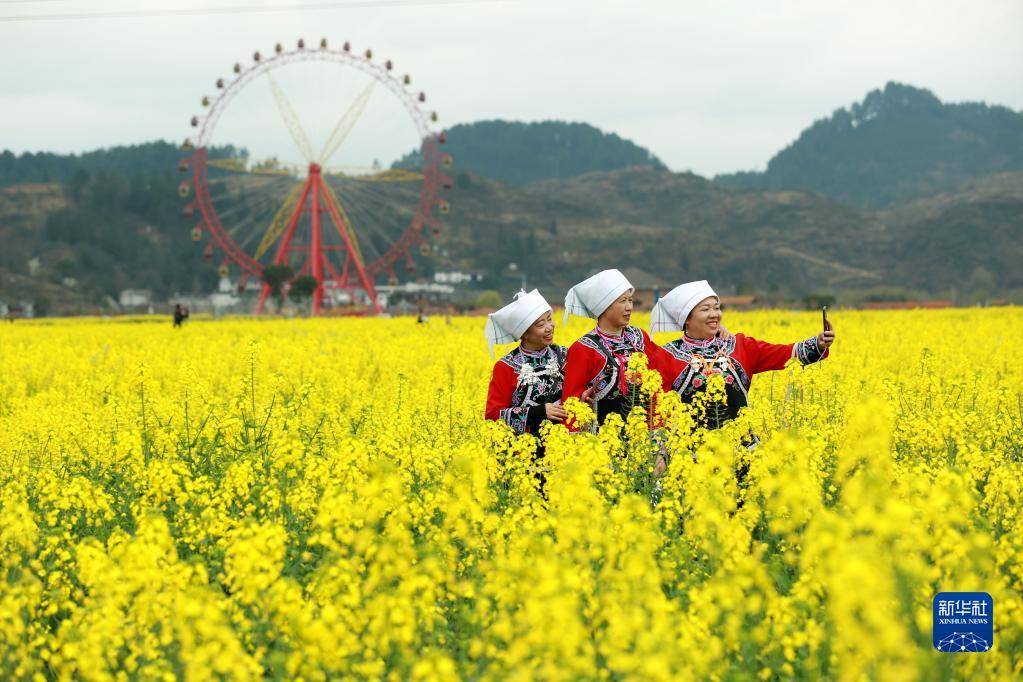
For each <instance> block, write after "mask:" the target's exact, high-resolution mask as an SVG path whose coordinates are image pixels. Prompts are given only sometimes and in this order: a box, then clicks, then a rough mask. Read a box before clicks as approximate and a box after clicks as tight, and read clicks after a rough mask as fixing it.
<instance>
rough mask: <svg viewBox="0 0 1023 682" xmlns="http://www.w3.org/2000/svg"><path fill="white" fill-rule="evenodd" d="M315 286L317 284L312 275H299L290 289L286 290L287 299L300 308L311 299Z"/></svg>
mask: <svg viewBox="0 0 1023 682" xmlns="http://www.w3.org/2000/svg"><path fill="white" fill-rule="evenodd" d="M317 286H319V283H318V282H317V281H316V278H315V277H313V276H312V275H300V276H299V277H296V278H295V281H294V282H292V283H291V287H290V288H289V289H288V298H290V299H291V300H293V301H294V302H295V303H296V304H298V305H300V306H301V305H303V304H304V303H305V301H307V300H309V299H311V298H312V297H313V293H314V292H315V291H316V287H317Z"/></svg>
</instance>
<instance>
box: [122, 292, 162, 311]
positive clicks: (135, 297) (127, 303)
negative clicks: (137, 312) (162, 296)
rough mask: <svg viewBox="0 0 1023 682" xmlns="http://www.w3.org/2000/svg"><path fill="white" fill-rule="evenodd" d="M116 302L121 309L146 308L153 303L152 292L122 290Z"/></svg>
mask: <svg viewBox="0 0 1023 682" xmlns="http://www.w3.org/2000/svg"><path fill="white" fill-rule="evenodd" d="M117 302H118V303H120V304H121V307H123V308H135V307H138V306H148V305H149V304H150V303H152V302H153V292H152V291H150V290H149V289H124V290H123V291H121V295H120V296H119V297H118V301H117Z"/></svg>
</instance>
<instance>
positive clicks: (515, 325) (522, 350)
mask: <svg viewBox="0 0 1023 682" xmlns="http://www.w3.org/2000/svg"><path fill="white" fill-rule="evenodd" d="M485 333H486V337H487V343H488V345H489V346H490V354H491V355H493V353H494V345H495V344H500V343H512V342H515V341H518V342H519V345H518V346H516V347H515V348H513V349H512V350H511V351H509V352H508V353H507V354H506V355H504V356H503V357H502V358H501V359H500V360H498V361H497V363H496V364H495V365H494V373H493V375H492V376H491V378H490V389H489V390H488V391H487V408H486V418H487V419H491V420H494V421H502V422H504V423H505V424H507V425H508V426H510V427H512V429H513V430H514V431H515V433H519V434H521V433H532V434H535V433H537V431H538V430H539V428H540V424H541V423H542V422H543V421H544V420H545V419H547V420H550V421H553V422H560V421H562V420H563V419H564V418H565V417H566V416H567V415H566V413H565V409H564V408H563V407H562V406H561V385H562V381H563V379H564V367H565V349H564V348H563V347H561V346H558V345H556V344H554V319H553V317H552V316H551V307H550V305H549V304H548V303H547V301H546V300H545V299H544V297H543V296H541V295H540V292H539V291H537V290H536V289H533V290H532V291H530V292H529V293H528V294H527V293H526V292H525V291H520V292H519V293H517V294H515V300H514V301H512V302H511V303H509V304H508V305H506V306H505V307H503V308H501V309H500V310H498V311H497V312H496V313H491V314H490V316H489V317H488V318H487V326H486V330H485Z"/></svg>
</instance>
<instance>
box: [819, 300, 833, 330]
mask: <svg viewBox="0 0 1023 682" xmlns="http://www.w3.org/2000/svg"><path fill="white" fill-rule="evenodd" d="M821 321H822V322H823V323H824V331H826V332H829V331H831V323H830V322H828V306H822V307H821Z"/></svg>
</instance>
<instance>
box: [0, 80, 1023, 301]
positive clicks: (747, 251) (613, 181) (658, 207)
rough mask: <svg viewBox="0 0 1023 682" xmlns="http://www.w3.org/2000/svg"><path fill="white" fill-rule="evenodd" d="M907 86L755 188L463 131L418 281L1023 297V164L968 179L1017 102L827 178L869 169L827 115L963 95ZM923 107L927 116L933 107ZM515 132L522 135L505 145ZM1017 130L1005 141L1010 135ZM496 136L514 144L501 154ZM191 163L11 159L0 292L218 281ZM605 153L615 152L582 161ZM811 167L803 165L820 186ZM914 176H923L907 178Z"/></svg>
mask: <svg viewBox="0 0 1023 682" xmlns="http://www.w3.org/2000/svg"><path fill="white" fill-rule="evenodd" d="M901 88H902V86H889V88H887V89H886V90H885V92H884V93H874V94H872V95H871V96H868V98H867V100H865V102H864V103H863V104H862V105H857V107H855V108H854V109H852V110H849V111H848V112H846V113H847V114H848V116H850V117H851V118H850V120H856V121H859V122H858V123H856V124H855V125H853V124H852V123H849V125H848V126H846V127H844V128H843V125H842V124H841V119H842V117H841V116H838V115H837V114H836V116H835V117H832V119H829V121H831V123H828V122H818V123H817V124H815V125H814V126H813V127H812V128H811V129H810V130H809V131H807V133H804V136H803V137H801V138H800V142H798V143H797V144H796V145H793V147H791V148H790V149H789V150H786V152H784V153H783V154H782V155H779V158H781V160H780V161H777V162H774V161H773V162H772V164H773V168H780V169H783V170H784V171H785V172H786V173H790V174H791V175H793V176H796V175H799V172H798V171H799V168H800V166H799V165H793V166H790V165H788V164H790V163H791V164H795V163H796V161H797V160H799V159H803V161H800V163H802V164H805V165H806V167H807V168H816V169H817V181H816V184H814V186H812V187H810V189H811V190H812V191H805V190H791V189H778V188H777V187H776V186H775V185H773V184H771V183H772V182H774V181H773V180H771V182H768V180H767V179H766V178H767V174H765V175H764V177H760V178H758V179H756V181H755V182H754V181H748V182H744V183H739V182H736V181H735V178H734V177H733V178H731V179H730V180H728V179H721V178H719V179H718V181H716V182H712V181H709V180H707V179H705V178H702V177H699V176H697V175H693V174H691V173H673V172H670V171H668V170H666V169H664V168H663V165H662V164H660V162H659V161H657V159H656V158H654V157H652V156H651V155H649V154H648V153H647V152H646V151H645V150H642V149H641V148H639V147H636V146H635V145H632V144H631V143H628V142H625V141H623V140H621V139H620V138H617V137H615V136H609V135H604V134H603V133H600V132H599V131H597V130H596V129H594V128H591V127H589V126H582V125H578V126H577V125H568V124H508V123H502V122H485V123H481V124H478V125H465V126H456V127H455V128H453V129H452V131H451V137H450V138H449V140H450V146H449V147H448V149H449V150H450V151H451V152H452V154H453V156H454V157H455V167H454V169H453V170H452V171H451V175H452V180H453V188H452V189H451V190H450V191H449V192H448V193H447V198H448V199H449V200H450V202H451V212H450V214H448V215H447V216H445V218H444V221H443V228H442V230H441V233H440V235H439V236H437V237H431V239H430V240H431V242H432V244H433V246H434V248H432V249H431V250H430V252H429V254H430V255H428V256H419V255H417V256H416V260H417V261H418V266H419V267H418V273H417V276H429V275H430V274H431V273H432V272H434V271H435V270H451V269H458V270H463V271H469V272H475V273H479V274H481V275H483V277H484V285H485V286H486V287H489V288H498V289H502V290H504V289H508V288H509V287H510V286H513V285H514V286H517V283H518V282H520V281H521V278H523V277H525V278H526V281H527V282H528V283H529V284H530V285H531V286H532V285H535V286H541V287H549V288H552V289H554V290H558V289H562V288H564V287H565V286H567V285H569V284H571V283H572V282H574V281H577V280H578V279H579V278H580V277H583V276H585V275H586V274H589V273H590V272H592V271H593V270H594V269H597V268H602V267H623V268H630V269H632V270H633V271H634V272H644V273H648V275H649V276H648V277H647V279H650V280H657V281H659V282H661V283H671V282H676V281H681V280H684V279H690V278H693V277H696V276H700V277H706V278H709V279H712V280H714V281H715V282H717V283H718V286H719V287H720V290H721V291H722V292H723V293H744V292H749V293H753V292H756V293H759V294H770V293H773V294H775V295H776V296H778V297H789V298H795V297H801V296H805V295H808V294H813V293H821V292H824V293H828V292H830V293H839V292H843V291H847V292H854V291H861V292H866V291H870V290H872V289H877V288H882V287H887V288H889V289H891V288H892V287H900V288H902V290H903V291H905V292H912V293H921V294H924V295H928V294H929V295H940V296H955V297H957V298H959V299H960V300H973V299H976V300H985V298H987V297H991V296H994V295H1006V294H1009V295H1010V296H1012V297H1018V296H1020V295H1023V269H1021V268H1020V267H1019V266H1018V264H1019V263H1020V262H1021V260H1023V172H1015V173H1013V172H1006V173H1001V174H997V175H978V176H977V177H973V176H971V175H970V174H971V173H974V172H975V173H977V174H980V173H982V172H983V171H984V170H985V169H988V168H990V167H992V166H1012V164H1013V163H1016V161H1015V160H1014V159H1017V157H1018V153H1019V149H1020V147H1019V145H1018V144H1017V143H1016V142H1014V141H1013V140H1015V138H1014V137H1013V135H1014V134H1015V133H1013V132H1012V131H1013V130H1014V128H1013V125H1014V124H1013V123H1012V121H1013V120H1014V118H1013V117H1015V116H1018V115H1017V114H1014V113H1013V112H1009V111H1008V110H1005V109H1001V108H998V107H984V106H983V105H955V106H954V107H953V113H954V116H959V117H960V118H962V120H963V121H965V120H973V121H978V120H981V119H982V118H983V117H984V116H986V117H988V118H991V119H993V120H999V121H1003V122H1005V121H1008V123H1005V124H1004V125H1003V126H1002V128H1001V129H1002V130H1003V136H1002V137H1001V138H998V137H997V136H992V134H991V126H988V127H984V126H979V127H977V126H975V128H976V130H975V132H974V133H973V136H972V137H970V138H969V139H970V140H972V142H968V143H967V142H962V144H963V145H964V146H963V147H962V148H960V147H959V146H958V145H959V144H960V141H957V138H956V136H955V135H951V134H950V138H949V139H948V140H945V142H944V143H943V144H944V145H945V146H944V147H942V149H944V152H943V154H945V155H946V156H944V157H942V158H941V159H940V160H939V159H938V157H937V156H935V157H933V158H931V159H930V160H929V161H928V160H926V159H924V160H922V161H921V160H919V159H918V160H916V161H909V160H904V159H903V160H901V161H900V160H899V159H900V158H901V157H899V156H898V155H895V156H894V157H891V156H890V155H889V156H885V155H884V153H883V152H882V151H876V152H875V153H876V154H877V155H879V157H881V158H882V159H888V160H886V161H884V162H883V163H882V161H878V162H877V163H878V164H879V165H878V166H877V168H876V169H875V170H876V173H875V174H876V175H880V176H884V177H889V176H891V173H892V171H890V169H889V167H888V164H896V165H897V164H898V163H906V164H910V166H913V167H920V168H923V167H929V168H931V167H932V171H929V174H927V175H926V176H920V175H918V176H912V173H908V172H907V174H906V175H905V176H899V177H903V181H899V180H898V178H894V179H892V180H891V182H892V183H894V186H895V189H892V192H893V194H891V195H885V194H883V192H884V191H887V190H886V188H887V187H888V186H887V185H881V186H879V187H878V188H877V190H876V191H877V192H878V194H877V195H870V194H869V193H867V192H868V190H867V189H866V188H867V187H868V185H869V183H868V182H867V180H869V181H870V182H875V181H876V179H875V178H874V176H873V175H869V174H867V175H861V176H857V177H861V179H863V182H862V183H861V184H859V185H855V188H856V192H858V194H857V193H855V192H854V193H853V194H855V196H852V198H850V196H851V195H848V193H847V195H846V196H845V200H840V199H836V198H834V197H832V196H829V194H837V195H842V191H841V190H842V188H843V187H844V186H843V185H842V184H840V183H839V184H835V185H828V183H829V182H836V183H837V180H835V179H834V178H835V175H833V176H831V180H829V179H828V177H829V176H828V172H829V168H830V166H829V165H828V164H826V163H825V162H824V161H823V159H829V158H830V159H832V160H833V163H834V164H836V165H837V166H838V168H839V170H838V171H835V173H836V174H837V175H841V174H842V173H854V169H856V168H861V169H862V168H863V167H865V166H864V161H863V159H862V158H860V157H857V155H858V154H860V151H858V149H859V148H858V146H857V145H856V144H852V143H849V144H848V145H847V144H846V142H842V143H841V144H838V143H837V142H836V141H835V140H836V139H837V138H838V137H842V135H844V134H845V133H842V135H838V134H837V133H829V132H828V130H829V129H831V128H834V129H835V130H845V131H846V133H849V130H852V131H853V132H852V133H849V134H852V135H859V134H860V133H859V132H858V131H860V130H861V129H863V128H868V127H870V126H871V125H873V124H874V123H875V122H878V121H880V122H881V123H878V124H877V125H879V126H881V129H883V130H888V131H889V133H890V134H896V132H897V131H901V132H898V134H899V135H906V136H909V137H913V133H912V132H911V129H912V128H913V127H914V124H913V121H914V120H915V121H916V122H917V124H916V125H917V127H919V128H920V129H921V130H932V131H933V130H936V129H940V128H942V126H944V125H946V124H947V120H948V117H949V116H953V114H949V113H948V112H949V109H948V105H942V104H940V103H937V104H935V102H936V100H934V101H930V100H928V99H927V97H926V96H924V94H922V93H924V91H917V90H912V89H909V90H905V93H906V97H907V98H908V99H905V100H904V101H901V102H899V101H894V102H893V101H892V98H895V99H896V100H898V99H899V98H898V97H897V94H898V93H899V92H902V91H903V90H901ZM928 101H930V103H929V104H928ZM956 107H958V108H956ZM911 111H917V112H918V113H917V115H916V116H915V118H914V116H911V115H910V113H909V112H911ZM870 112H873V113H870ZM970 112H972V113H970ZM978 112H979V113H978ZM895 121H899V123H898V126H896V123H895ZM935 121H938V122H935ZM942 122H944V123H942ZM829 126H831V128H829ZM965 126H966V124H965V123H962V125H961V126H960V129H965ZM568 130H572V131H575V132H574V133H572V134H568V133H566V131H568ZM459 131H461V134H456V133H459ZM481 131H489V134H488V133H486V132H481ZM500 131H504V132H507V133H508V135H507V136H506V137H504V138H503V140H504V141H503V142H501V143H500V144H497V143H495V142H494V141H495V140H499V139H502V138H501V136H500V134H499V132H500ZM984 131H986V132H984ZM576 132H577V133H578V137H575V136H574V135H575V133H576ZM548 134H549V135H550V136H554V135H555V134H556V135H557V136H558V137H556V138H554V137H551V138H550V139H556V140H557V142H558V144H561V143H564V148H563V149H560V151H552V148H551V147H550V146H549V145H545V144H542V140H543V139H544V136H545V135H548ZM878 134H880V133H878ZM836 136H837V137H836ZM925 137H926V136H925ZM928 139H930V138H928ZM999 139H1000V140H1002V142H1001V144H998V145H996V143H995V142H994V141H993V140H999ZM459 140H461V142H459ZM471 140H477V142H475V143H473V142H470V141H471ZM581 140H589V142H591V143H592V145H586V144H582V143H581V142H580V141H581ZM864 140H865V141H864V145H868V143H869V145H875V144H877V145H880V144H881V143H880V142H878V141H877V139H875V137H874V134H873V133H872V134H871V135H867V136H866V138H864ZM601 141H602V142H601ZM601 144H604V145H606V149H603V151H601V150H600V149H599V147H600V145H601ZM892 144H895V143H894V142H892ZM462 145H464V146H462ZM474 145H475V146H474ZM869 145H868V146H869ZM1014 145H1015V146H1014ZM921 146H922V147H924V148H927V149H930V147H928V146H927V145H924V144H923V143H921ZM477 147H478V149H477ZM995 147H998V149H997V150H996V149H995ZM496 149H503V150H505V152H504V153H506V154H507V156H505V157H503V158H497V156H494V155H495V154H497V153H496V151H495V150H496ZM557 149H558V147H557V145H555V150H557ZM573 149H578V150H579V153H578V155H577V154H575V153H574V152H573V151H572V150H573ZM583 149H586V150H588V151H585V152H584V151H583ZM814 149H816V156H815V154H814V153H811V151H812V150H814ZM474 150H475V151H474ZM486 150H489V151H486ZM217 153H218V155H219V154H224V155H227V154H234V153H235V150H231V149H224V150H219V151H218V152H217ZM927 154H930V151H928V152H927ZM843 155H844V156H843ZM999 155H1000V156H999ZM180 157H181V152H180V151H178V150H177V149H176V148H175V147H174V146H173V145H171V144H169V143H164V142H158V143H151V144H147V145H138V146H136V147H131V148H115V149H109V150H101V151H98V152H91V153H88V154H83V155H80V156H67V157H64V156H58V155H51V154H24V155H21V156H14V155H13V154H9V153H4V154H0V178H2V180H3V182H2V183H0V300H3V301H8V302H10V301H22V300H29V301H36V302H39V303H48V304H50V305H41V307H43V308H47V307H49V308H50V309H51V310H52V311H54V312H73V311H79V310H85V309H93V310H95V309H97V308H98V307H100V306H102V305H103V301H104V300H105V299H106V297H114V298H116V296H117V294H118V293H119V292H120V291H121V290H122V289H126V288H142V289H151V290H152V291H153V293H154V295H155V298H156V300H166V298H167V297H168V296H171V295H173V294H174V293H175V292H182V293H187V292H208V291H210V290H211V289H212V287H213V285H214V283H215V280H216V272H215V270H216V265H217V263H218V262H219V257H215V258H214V259H213V260H212V261H206V260H204V259H203V256H202V246H201V245H200V244H197V243H196V242H193V241H192V240H191V238H190V236H189V232H190V230H191V228H192V227H193V222H194V221H190V220H186V219H185V218H184V217H183V216H182V214H181V207H182V200H181V198H180V197H179V195H178V183H179V182H180V180H181V175H180V173H179V172H178V170H177V164H178V161H179V159H180ZM996 157H997V158H1000V159H1001V160H1000V161H997V162H996V161H995V159H996ZM921 158H923V157H921ZM928 158H929V157H928ZM473 159H476V160H477V161H476V163H477V165H479V166H484V167H488V166H487V164H488V163H490V164H492V165H491V166H489V168H490V172H491V173H492V174H496V175H502V176H503V177H504V178H505V179H504V180H500V179H495V178H494V177H489V176H487V175H486V174H485V173H484V172H482V171H478V170H476V169H475V168H474V167H473V166H472V165H471V164H472V163H473ZM563 164H567V165H563ZM600 164H604V165H610V166H615V164H617V166H615V167H613V168H612V169H611V170H606V169H604V170H591V171H590V172H582V171H584V170H586V169H587V168H588V167H591V166H594V165H598V166H599V165H600ZM914 164H915V165H914ZM928 164H932V165H931V166H928ZM467 167H468V168H467ZM935 169H939V170H940V169H944V170H941V172H939V170H935ZM554 171H556V172H554ZM777 172H778V173H781V172H782V171H781V170H779V171H777ZM812 175H813V174H812V173H808V174H807V176H806V177H805V178H804V179H805V180H807V182H809V180H810V179H811V176H812ZM545 176H550V177H545ZM553 176H559V177H553ZM801 177H802V176H801ZM910 177H916V178H917V181H918V183H917V184H915V185H913V184H908V183H909V178H910ZM920 177H926V178H929V180H928V182H932V183H936V182H937V180H935V178H940V182H941V183H948V182H952V178H954V177H967V181H966V182H964V183H960V184H957V185H955V186H953V187H950V188H947V189H943V190H942V191H934V190H933V187H934V186H936V185H934V184H928V182H923V181H921V180H920ZM747 180H749V178H747ZM736 184H746V185H749V184H753V185H757V186H755V187H752V188H750V187H745V186H743V187H735V186H734V185H736ZM811 184H813V183H811ZM760 185H765V186H760ZM825 187H827V188H829V192H825V191H824V190H823V188H825ZM378 191H379V192H380V193H382V194H381V195H380V196H382V197H384V198H386V195H387V192H390V191H397V190H395V189H393V188H391V187H389V186H387V185H386V183H385V184H383V185H382V186H381V187H380V188H379V190H378ZM849 191H850V192H851V191H852V190H851V189H850V190H849ZM924 191H927V192H929V194H927V195H925V196H922V197H919V198H915V199H914V200H912V201H895V200H894V199H893V197H898V196H902V195H904V194H906V193H907V192H908V193H910V194H913V193H919V192H924ZM871 197H873V198H871ZM857 204H860V205H857ZM862 204H869V205H882V204H884V205H886V208H884V209H883V210H875V209H870V208H863V206H862ZM356 229H358V226H356ZM399 275H401V273H399Z"/></svg>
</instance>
